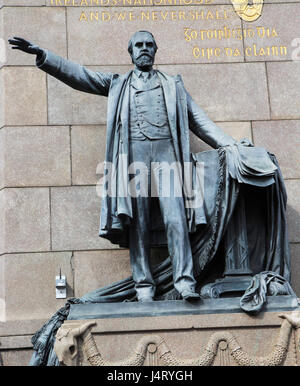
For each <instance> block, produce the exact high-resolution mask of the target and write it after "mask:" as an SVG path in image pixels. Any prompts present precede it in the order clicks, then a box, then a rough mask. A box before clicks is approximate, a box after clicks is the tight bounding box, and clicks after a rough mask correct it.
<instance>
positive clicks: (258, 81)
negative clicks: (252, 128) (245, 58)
mask: <svg viewBox="0 0 300 386" xmlns="http://www.w3.org/2000/svg"><path fill="white" fill-rule="evenodd" d="M159 68H160V69H161V70H162V71H165V72H166V73H169V74H170V75H176V74H180V75H182V78H183V81H184V84H185V87H186V89H187V90H188V92H189V93H190V94H191V96H192V98H193V99H194V100H195V102H196V103H197V104H198V105H199V106H200V107H201V108H202V109H203V110H204V111H205V112H206V114H207V115H208V116H209V117H210V118H211V119H213V120H215V121H249V120H255V119H268V118H269V106H268V92H267V82H266V72H265V65H264V63H231V64H227V63H226V64H210V65H209V64H201V65H197V66H195V65H184V66H183V65H182V66H180V65H178V66H159Z"/></svg>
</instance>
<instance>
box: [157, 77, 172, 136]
mask: <svg viewBox="0 0 300 386" xmlns="http://www.w3.org/2000/svg"><path fill="white" fill-rule="evenodd" d="M157 74H158V76H159V78H160V80H161V84H162V88H163V92H164V97H165V101H166V108H167V112H168V119H169V123H170V129H171V133H172V136H173V138H174V139H175V138H176V139H177V132H176V85H175V81H174V79H173V78H172V77H170V76H168V75H166V74H163V73H161V72H160V71H157Z"/></svg>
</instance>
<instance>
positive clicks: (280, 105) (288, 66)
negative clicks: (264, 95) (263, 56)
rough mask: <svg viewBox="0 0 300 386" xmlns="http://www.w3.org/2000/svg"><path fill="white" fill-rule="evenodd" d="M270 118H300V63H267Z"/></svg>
mask: <svg viewBox="0 0 300 386" xmlns="http://www.w3.org/2000/svg"><path fill="white" fill-rule="evenodd" d="M267 73H268V83H269V93H270V105H271V118H272V119H299V118H300V111H299V106H300V93H299V90H300V62H299V61H295V62H285V63H267Z"/></svg>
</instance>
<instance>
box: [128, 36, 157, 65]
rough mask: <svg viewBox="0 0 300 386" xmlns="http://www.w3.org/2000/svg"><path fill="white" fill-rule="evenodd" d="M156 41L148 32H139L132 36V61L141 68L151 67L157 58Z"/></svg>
mask: <svg viewBox="0 0 300 386" xmlns="http://www.w3.org/2000/svg"><path fill="white" fill-rule="evenodd" d="M155 52H156V48H155V43H154V40H153V38H152V36H151V35H150V34H148V33H147V32H137V33H136V34H135V35H134V36H133V38H132V54H131V58H132V62H133V63H134V64H135V65H136V66H137V67H138V68H141V69H146V68H151V67H152V66H153V63H154V58H155Z"/></svg>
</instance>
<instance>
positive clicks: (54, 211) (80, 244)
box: [51, 186, 116, 251]
mask: <svg viewBox="0 0 300 386" xmlns="http://www.w3.org/2000/svg"><path fill="white" fill-rule="evenodd" d="M100 206H101V196H98V195H97V191H96V187H95V186H71V187H61V188H51V215H52V222H51V229H52V249H53V250H55V251H64V250H89V249H115V248H116V246H114V245H113V244H111V243H110V242H109V241H107V240H105V239H103V238H100V237H99V236H98V230H99V218H100V217H99V210H100Z"/></svg>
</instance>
